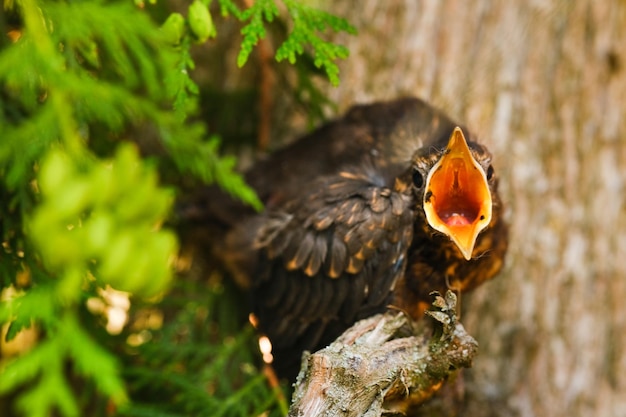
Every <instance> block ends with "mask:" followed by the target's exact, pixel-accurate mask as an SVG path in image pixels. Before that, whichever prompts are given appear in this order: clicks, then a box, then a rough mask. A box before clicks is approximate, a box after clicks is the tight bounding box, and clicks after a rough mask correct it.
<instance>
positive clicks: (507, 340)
mask: <svg viewBox="0 0 626 417" xmlns="http://www.w3.org/2000/svg"><path fill="white" fill-rule="evenodd" d="M327 4H328V7H329V8H330V11H331V12H333V13H336V14H339V15H341V16H344V17H346V18H348V19H349V20H350V21H351V23H353V24H354V25H355V26H357V28H358V30H359V35H358V36H356V37H348V36H345V37H344V36H343V35H341V38H340V39H338V40H339V41H340V42H342V43H344V44H345V45H346V46H348V47H349V49H350V52H351V56H350V58H349V59H348V60H346V61H345V62H342V63H341V78H342V84H341V86H340V87H339V88H336V89H331V88H330V87H329V91H328V94H329V95H330V96H331V97H332V98H334V99H335V100H336V101H337V102H338V103H340V107H341V108H342V109H345V108H347V107H348V106H349V105H350V104H353V103H355V102H366V101H372V100H378V99H385V98H392V97H397V96H400V95H418V96H420V97H422V98H425V99H427V100H428V101H430V102H431V103H433V104H434V105H436V106H438V107H441V108H443V109H445V110H446V111H448V112H449V113H450V114H451V115H452V116H454V117H455V118H456V119H458V120H460V121H462V122H463V123H465V124H466V125H467V126H468V127H469V128H470V129H472V130H473V131H475V132H476V133H477V134H478V135H479V137H480V138H482V142H484V143H485V144H487V145H488V146H489V148H490V149H491V151H492V152H493V153H494V161H495V166H496V170H497V172H498V174H499V175H500V178H501V187H502V194H503V197H504V200H505V202H506V203H507V206H508V209H509V213H508V217H509V219H510V224H511V240H510V242H511V243H510V250H509V256H508V261H507V268H506V271H505V272H504V273H502V275H501V276H500V277H499V278H497V279H496V280H494V281H493V282H490V283H488V284H486V285H484V286H483V287H481V288H479V289H478V290H476V291H475V292H473V293H472V294H468V295H466V296H464V297H463V299H462V302H463V310H464V315H463V317H462V322H463V323H464V324H465V327H466V329H467V330H468V332H469V333H470V334H471V335H472V336H474V337H475V338H476V339H477V341H478V343H479V355H478V357H477V358H476V359H475V361H474V368H473V369H471V370H469V371H466V372H465V390H466V394H465V401H464V406H463V407H464V408H465V410H464V412H463V413H461V414H463V415H469V416H474V417H478V416H492V415H493V416H496V415H497V416H513V415H515V416H518V415H519V416H535V415H536V416H552V417H558V416H570V417H575V416H581V417H582V416H591V415H593V416H624V415H626V306H625V305H624V304H622V302H624V301H623V300H626V209H625V207H626V204H625V201H624V200H625V198H624V195H626V189H625V183H626V146H625V144H626V139H625V138H624V137H626V117H624V112H625V111H626V110H625V109H626V70H625V68H624V65H625V61H626V2H624V1H621V0H607V1H596V0H593V1H592V0H587V1H576V2H574V1H566V0H563V1H558V0H553V1H549V0H546V1H542V0H535V1H526V0H516V1H508V2H503V1H494V0H448V1H441V0H427V1H416V0H389V1H378V0H352V1H341V2H328V3H327Z"/></svg>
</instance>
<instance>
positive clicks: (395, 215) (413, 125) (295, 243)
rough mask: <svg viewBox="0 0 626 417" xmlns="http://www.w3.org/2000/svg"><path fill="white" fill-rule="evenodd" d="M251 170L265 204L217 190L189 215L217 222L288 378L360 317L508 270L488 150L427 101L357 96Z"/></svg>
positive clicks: (411, 308)
mask: <svg viewBox="0 0 626 417" xmlns="http://www.w3.org/2000/svg"><path fill="white" fill-rule="evenodd" d="M245 179H246V181H247V182H248V184H249V185H250V186H251V187H252V188H253V189H254V190H255V191H256V193H257V195H258V196H259V198H260V199H261V201H262V202H263V204H264V209H263V210H262V211H261V212H256V211H254V210H253V209H251V208H249V207H248V208H246V207H245V206H243V205H242V204H241V203H238V202H236V201H234V200H232V199H230V200H227V202H224V201H225V200H224V199H222V198H216V197H215V196H214V195H213V194H211V193H205V194H204V197H203V198H202V199H200V200H199V201H201V203H198V202H197V201H196V203H195V207H196V208H195V210H192V211H193V212H194V213H196V214H195V218H196V220H198V219H204V220H205V221H206V219H207V218H208V217H212V218H213V220H215V219H216V218H217V219H219V222H220V223H221V225H222V229H221V230H222V232H223V235H222V236H221V237H220V238H219V239H218V240H219V243H218V244H217V245H216V248H214V253H216V254H217V255H216V257H217V258H219V259H221V261H222V262H223V264H224V265H225V266H226V269H227V270H229V271H230V272H231V273H232V275H233V277H234V278H235V280H236V281H237V282H238V283H240V284H241V286H243V287H245V288H246V289H247V290H248V291H249V294H250V299H251V310H252V313H253V315H254V317H255V320H256V322H257V327H258V329H259V331H260V332H261V333H262V334H264V335H266V336H267V337H268V338H269V340H270V341H271V344H272V355H273V358H274V363H273V366H274V369H275V370H276V373H277V374H278V375H279V376H281V377H284V378H286V379H288V380H291V381H293V380H294V378H295V376H296V375H297V372H298V369H299V366H300V361H301V355H302V352H303V351H311V352H314V351H316V350H318V349H320V348H323V347H325V346H326V345H328V344H329V343H331V342H332V341H333V340H334V339H335V338H337V337H338V336H339V335H340V334H341V333H342V332H343V331H345V330H346V329H347V328H349V327H350V326H351V325H353V324H354V323H355V322H356V321H358V320H360V319H363V318H366V317H369V316H371V315H374V314H377V313H380V312H384V311H386V310H387V309H389V308H397V309H400V310H402V311H405V312H407V314H410V315H411V316H412V317H413V318H415V319H420V318H421V317H423V313H424V310H425V309H426V308H427V306H428V305H429V304H430V303H431V302H432V299H433V296H432V293H433V292H435V291H437V292H440V293H443V292H445V290H447V289H453V290H456V291H458V292H465V291H469V290H471V289H473V288H475V287H477V286H478V285H480V284H481V283H483V282H485V281H487V280H489V279H491V278H493V277H494V276H496V275H497V274H498V273H499V271H500V270H501V269H502V266H503V262H504V259H505V254H506V250H507V246H508V229H507V225H506V222H505V220H504V216H503V205H502V202H501V199H500V197H499V194H498V176H497V175H496V173H495V169H494V167H493V165H492V155H491V153H490V152H489V150H488V149H487V148H486V147H485V146H484V145H481V144H479V143H478V142H477V141H476V139H475V137H474V136H473V135H472V133H470V132H469V131H468V130H467V128H465V127H464V126H462V125H460V124H458V123H456V122H455V121H453V120H452V119H451V118H449V117H448V116H447V115H446V114H445V113H444V112H443V111H441V110H439V109H437V108H435V107H433V106H431V105H429V104H428V103H427V102H425V101H423V100H421V99H419V98H415V97H404V98H399V99H395V100H390V101H379V102H373V103H369V104H359V105H355V106H353V107H352V108H350V109H349V110H348V111H347V112H346V113H345V115H343V116H342V117H339V118H337V119H335V120H332V121H330V122H328V123H326V124H324V125H322V126H321V127H319V128H318V129H316V130H314V131H312V132H311V133H309V134H306V135H304V136H303V137H301V138H300V139H298V140H296V141H295V142H293V143H292V144H290V145H288V146H286V147H284V148H282V149H279V150H277V151H276V152H274V153H272V154H270V155H269V156H268V157H267V158H265V159H262V160H259V161H258V162H257V163H256V164H255V165H254V166H253V167H252V168H250V169H249V170H248V171H247V172H246V173H245ZM198 205H199V206H198ZM198 213H200V214H198ZM190 217H194V216H190ZM201 222H202V221H199V223H201Z"/></svg>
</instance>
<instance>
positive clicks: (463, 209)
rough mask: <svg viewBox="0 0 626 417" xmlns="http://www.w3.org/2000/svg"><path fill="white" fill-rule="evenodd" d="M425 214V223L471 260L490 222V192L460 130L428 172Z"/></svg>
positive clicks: (457, 128)
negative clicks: (479, 238) (448, 239)
mask: <svg viewBox="0 0 626 417" xmlns="http://www.w3.org/2000/svg"><path fill="white" fill-rule="evenodd" d="M424 212H425V213H426V220H427V221H428V224H430V226H431V227H432V228H433V229H435V230H437V231H439V232H441V233H444V234H445V235H447V236H449V237H450V239H452V241H453V242H454V243H456V245H457V246H458V248H459V249H460V250H461V253H463V256H464V257H465V259H467V260H470V259H471V258H472V251H473V250H474V244H475V243H476V238H477V237H478V234H479V233H480V232H481V231H482V230H483V229H484V228H485V227H486V226H487V225H488V224H489V222H490V221H491V191H489V185H488V183H487V177H486V176H485V172H484V170H483V168H482V167H481V166H480V165H479V164H478V162H476V160H475V159H474V157H473V156H472V154H471V152H470V150H469V147H468V146H467V141H466V140H465V137H464V136H463V132H462V131H461V129H460V128H459V127H456V128H455V129H454V132H452V135H451V136H450V139H449V141H448V146H447V147H446V150H445V152H444V154H443V156H442V157H441V159H440V160H439V161H438V162H437V163H436V164H435V165H434V166H433V167H432V169H431V170H430V172H429V173H428V178H427V179H426V192H425V193H424Z"/></svg>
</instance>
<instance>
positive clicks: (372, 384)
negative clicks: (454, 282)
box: [289, 292, 477, 417]
mask: <svg viewBox="0 0 626 417" xmlns="http://www.w3.org/2000/svg"><path fill="white" fill-rule="evenodd" d="M434 305H435V307H436V309H435V310H434V311H429V312H428V314H429V315H430V316H431V317H432V318H433V319H434V320H433V323H434V327H431V326H427V325H424V324H425V323H424V321H421V322H420V323H415V322H413V321H412V320H411V318H410V317H408V316H407V315H406V314H404V313H403V312H392V311H390V312H387V313H386V314H378V315H375V316H372V317H370V318H368V319H365V320H361V321H359V322H358V323H356V324H355V325H354V326H352V327H351V328H350V329H348V330H346V332H344V334H343V335H341V336H340V337H339V338H338V339H337V340H336V341H335V342H333V343H332V344H331V345H330V346H328V347H327V348H325V349H322V350H320V351H318V352H316V353H314V354H312V355H310V354H306V355H305V357H304V359H303V365H302V371H301V372H300V375H299V376H298V381H297V382H296V390H295V393H294V396H293V404H292V406H291V409H290V411H289V416H290V417H325V416H345V417H359V416H366V417H377V416H381V415H383V413H387V414H389V413H398V414H399V415H400V414H402V415H403V414H404V412H405V411H406V410H407V409H409V408H415V406H416V405H419V404H421V403H422V402H424V401H425V400H427V399H429V398H430V397H431V396H432V395H433V394H434V393H436V392H437V391H438V390H439V389H440V387H441V386H442V384H443V382H444V381H445V380H446V379H447V378H448V377H449V376H450V375H452V374H454V373H455V372H456V371H457V370H458V369H461V368H466V367H469V366H471V364H472V359H473V358H474V355H475V354H476V351H477V349H476V348H477V345H476V341H475V340H474V339H473V338H472V337H471V336H470V335H469V334H467V332H466V331H465V329H464V328H463V326H462V325H461V324H460V323H459V322H458V321H457V318H456V311H455V309H456V296H455V295H454V294H453V293H452V292H448V294H446V298H445V299H444V298H443V297H440V296H437V297H436V300H435V303H434Z"/></svg>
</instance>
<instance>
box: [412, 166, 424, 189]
mask: <svg viewBox="0 0 626 417" xmlns="http://www.w3.org/2000/svg"><path fill="white" fill-rule="evenodd" d="M413 185H414V186H415V187H416V188H422V186H423V185H424V176H423V175H422V173H421V172H420V171H419V170H418V169H413Z"/></svg>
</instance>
